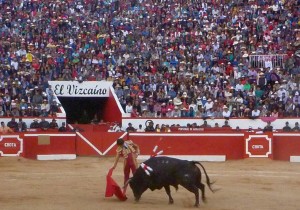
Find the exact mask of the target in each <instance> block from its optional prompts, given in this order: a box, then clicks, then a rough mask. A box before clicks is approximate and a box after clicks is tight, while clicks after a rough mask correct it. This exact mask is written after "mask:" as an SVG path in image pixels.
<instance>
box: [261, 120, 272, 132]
mask: <svg viewBox="0 0 300 210" xmlns="http://www.w3.org/2000/svg"><path fill="white" fill-rule="evenodd" d="M272 131H273V126H272V125H271V122H267V125H266V126H265V127H264V129H263V132H272Z"/></svg>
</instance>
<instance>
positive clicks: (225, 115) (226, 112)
mask: <svg viewBox="0 0 300 210" xmlns="http://www.w3.org/2000/svg"><path fill="white" fill-rule="evenodd" d="M230 114H231V112H230V111H229V109H228V107H227V106H226V105H224V106H223V112H222V115H223V117H224V118H225V119H229V118H230Z"/></svg>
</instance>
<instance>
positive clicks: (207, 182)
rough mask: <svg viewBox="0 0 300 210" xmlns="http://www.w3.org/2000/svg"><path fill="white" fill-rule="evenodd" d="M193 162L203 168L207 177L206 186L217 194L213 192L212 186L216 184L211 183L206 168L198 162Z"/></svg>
mask: <svg viewBox="0 0 300 210" xmlns="http://www.w3.org/2000/svg"><path fill="white" fill-rule="evenodd" d="M193 162H194V164H197V165H199V166H201V168H202V169H203V171H204V174H205V177H206V184H207V186H208V187H209V189H210V190H211V191H212V192H215V190H213V189H212V187H211V186H212V185H213V184H214V182H210V179H209V176H208V175H207V173H206V170H205V168H204V166H203V165H202V164H201V163H200V162H198V161H193Z"/></svg>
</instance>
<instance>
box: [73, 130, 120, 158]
mask: <svg viewBox="0 0 300 210" xmlns="http://www.w3.org/2000/svg"><path fill="white" fill-rule="evenodd" d="M123 135H126V134H124V133H123V132H117V133H108V132H97V133H94V132H80V134H78V135H77V136H76V154H77V155H80V156H89V155H92V156H100V155H112V154H115V149H113V150H111V149H109V148H110V147H111V146H112V145H113V144H114V143H115V142H116V140H117V139H118V138H120V137H124V136H123ZM124 138H126V136H125V137H124ZM87 141H88V142H90V143H91V144H92V145H91V144H89V143H88V142H87ZM93 147H94V148H93ZM95 148H96V149H95ZM97 150H98V151H97ZM106 151H107V152H106Z"/></svg>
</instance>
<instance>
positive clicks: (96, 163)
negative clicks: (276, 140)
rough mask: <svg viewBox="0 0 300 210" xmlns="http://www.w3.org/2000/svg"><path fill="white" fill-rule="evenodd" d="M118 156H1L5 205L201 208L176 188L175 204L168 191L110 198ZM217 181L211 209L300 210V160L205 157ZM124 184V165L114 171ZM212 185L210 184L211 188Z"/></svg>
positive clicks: (0, 204)
mask: <svg viewBox="0 0 300 210" xmlns="http://www.w3.org/2000/svg"><path fill="white" fill-rule="evenodd" d="M112 163H113V158H97V157H79V158H77V159H76V160H71V161H36V160H28V159H23V158H14V157H13V158H12V157H2V158H0V180H1V186H0V209H2V210H17V209H18V210H27V209H28V210H35V209H36V210H48V209H51V210H60V209H62V210H77V209H78V210H94V209H95V210H136V209H143V210H151V209H157V210H160V209H162V210H171V209H172V210H173V209H195V208H194V207H193V204H194V195H193V194H192V193H190V192H188V191H187V190H185V189H184V188H182V187H180V188H179V190H178V191H177V192H176V191H175V189H172V195H173V198H174V201H175V203H174V204H173V205H169V204H168V198H167V195H166V194H165V191H164V190H160V191H157V190H156V191H154V192H152V191H146V192H145V193H144V194H143V196H142V198H141V200H140V202H139V203H135V202H134V200H133V195H132V192H131V190H130V189H128V193H127V196H128V200H127V201H125V202H120V201H118V200H117V198H115V197H112V198H104V192H105V184H106V174H107V172H108V169H109V168H110V167H111V165H112ZM203 164H204V166H205V168H206V170H207V172H208V175H209V176H210V178H211V179H212V180H214V181H216V183H215V184H214V188H218V189H220V190H219V191H218V192H216V193H212V192H210V191H209V190H207V193H206V196H207V201H208V202H207V203H206V204H203V203H201V204H200V207H199V209H205V210H265V209H266V210H298V209H300V204H299V201H300V163H289V162H282V161H272V160H268V159H246V160H238V161H226V162H222V163H211V162H203ZM113 177H114V179H115V180H116V181H117V182H118V183H120V184H121V183H122V180H123V176H122V164H121V162H120V163H119V165H118V168H117V169H116V170H115V172H114V174H113ZM206 189H208V188H206Z"/></svg>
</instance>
